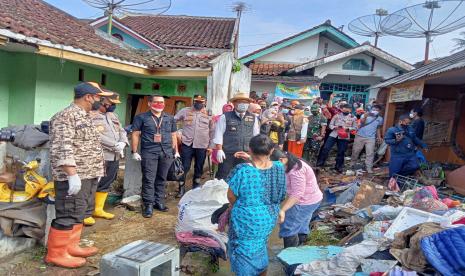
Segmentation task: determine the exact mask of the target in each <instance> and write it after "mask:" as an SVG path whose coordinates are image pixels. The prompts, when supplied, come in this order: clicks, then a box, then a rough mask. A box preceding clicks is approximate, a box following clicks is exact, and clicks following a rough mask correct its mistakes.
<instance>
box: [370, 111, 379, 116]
mask: <svg viewBox="0 0 465 276" xmlns="http://www.w3.org/2000/svg"><path fill="white" fill-rule="evenodd" d="M371 114H373V115H374V116H376V115H378V114H379V111H378V110H372V111H371Z"/></svg>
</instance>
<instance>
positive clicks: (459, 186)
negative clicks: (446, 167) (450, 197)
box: [447, 166, 465, 196]
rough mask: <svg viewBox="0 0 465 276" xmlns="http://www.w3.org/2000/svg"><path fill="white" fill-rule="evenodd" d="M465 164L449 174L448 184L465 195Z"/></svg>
mask: <svg viewBox="0 0 465 276" xmlns="http://www.w3.org/2000/svg"><path fill="white" fill-rule="evenodd" d="M464 179H465V166H462V167H460V168H458V169H456V170H454V171H452V172H450V173H449V174H448V175H447V186H449V187H450V188H452V189H454V191H455V192H456V193H458V194H461V195H463V196H465V181H464Z"/></svg>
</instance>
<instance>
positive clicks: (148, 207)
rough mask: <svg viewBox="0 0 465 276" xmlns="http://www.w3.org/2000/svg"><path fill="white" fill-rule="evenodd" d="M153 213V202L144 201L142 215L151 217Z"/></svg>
mask: <svg viewBox="0 0 465 276" xmlns="http://www.w3.org/2000/svg"><path fill="white" fill-rule="evenodd" d="M152 215H153V204H151V203H144V206H143V209H142V216H143V217H144V218H151V217H152Z"/></svg>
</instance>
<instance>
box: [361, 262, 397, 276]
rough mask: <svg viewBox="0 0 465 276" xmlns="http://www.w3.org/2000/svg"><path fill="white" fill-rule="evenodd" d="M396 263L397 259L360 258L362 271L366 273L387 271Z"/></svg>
mask: <svg viewBox="0 0 465 276" xmlns="http://www.w3.org/2000/svg"><path fill="white" fill-rule="evenodd" d="M396 264H397V261H393V260H375V259H364V260H362V271H363V273H366V274H370V273H374V272H388V271H390V270H391V269H392V268H393V267H394V266H395V265H396Z"/></svg>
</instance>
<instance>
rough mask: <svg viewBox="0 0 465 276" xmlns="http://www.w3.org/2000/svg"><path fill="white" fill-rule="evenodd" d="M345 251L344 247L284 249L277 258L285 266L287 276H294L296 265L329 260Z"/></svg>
mask: <svg viewBox="0 0 465 276" xmlns="http://www.w3.org/2000/svg"><path fill="white" fill-rule="evenodd" d="M343 249H344V248H343V247H340V246H332V245H329V246H299V247H289V248H285V249H283V250H282V251H281V252H280V253H279V254H278V256H277V257H278V260H279V261H280V262H281V263H282V264H283V266H284V270H285V272H286V275H294V270H295V267H296V265H300V264H306V263H310V262H312V261H316V260H327V259H328V258H332V257H334V256H336V255H337V254H339V253H341V252H342V250H343Z"/></svg>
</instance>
